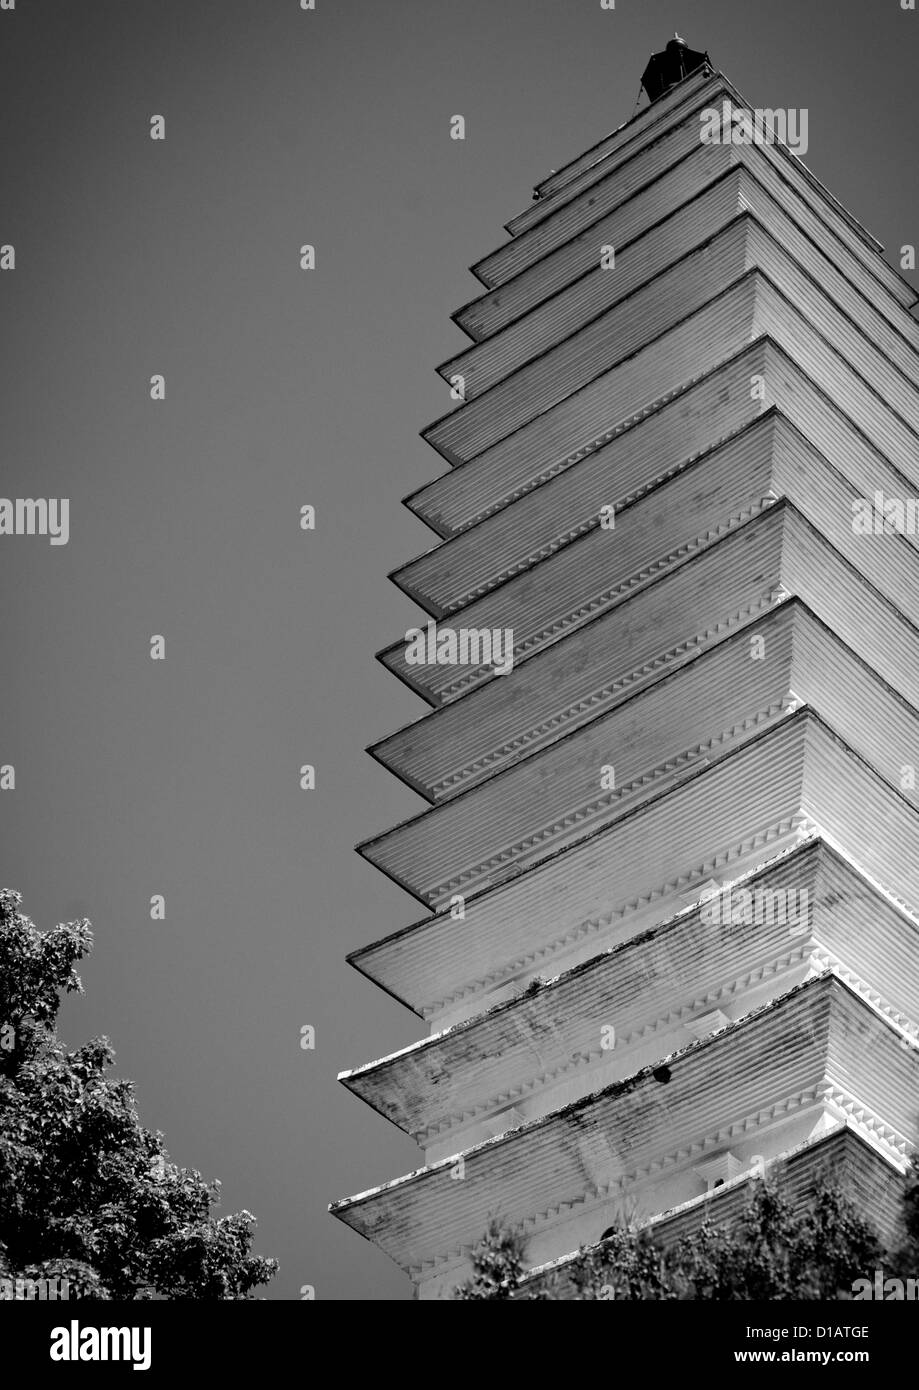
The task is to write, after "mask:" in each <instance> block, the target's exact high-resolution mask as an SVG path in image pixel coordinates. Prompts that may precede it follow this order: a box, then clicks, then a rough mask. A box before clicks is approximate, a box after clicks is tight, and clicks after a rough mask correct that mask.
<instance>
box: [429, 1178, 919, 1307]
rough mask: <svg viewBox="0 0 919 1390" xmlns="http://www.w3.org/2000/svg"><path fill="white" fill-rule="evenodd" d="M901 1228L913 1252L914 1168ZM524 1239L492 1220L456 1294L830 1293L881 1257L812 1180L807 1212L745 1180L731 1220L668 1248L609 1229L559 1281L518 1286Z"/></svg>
mask: <svg viewBox="0 0 919 1390" xmlns="http://www.w3.org/2000/svg"><path fill="white" fill-rule="evenodd" d="M910 1220H912V1223H913V1224H912V1226H910ZM904 1226H905V1228H906V1230H907V1233H908V1238H909V1239H910V1240H911V1241H913V1242H914V1244H913V1246H912V1247H911V1248H912V1249H913V1250H915V1249H916V1245H917V1244H919V1239H917V1238H919V1177H917V1176H916V1175H915V1172H914V1173H913V1175H912V1181H911V1183H908V1184H907V1188H906V1193H905V1196H904ZM910 1232H911V1233H912V1234H911V1235H910V1234H909V1233H910ZM525 1244H526V1243H525V1240H524V1238H523V1236H522V1233H520V1232H516V1231H509V1230H507V1229H505V1228H504V1227H502V1226H501V1225H500V1223H498V1222H497V1221H492V1222H491V1224H490V1225H489V1228H488V1231H487V1232H486V1235H485V1237H484V1239H483V1240H482V1242H481V1243H480V1244H479V1245H478V1246H477V1247H476V1249H475V1251H474V1252H473V1257H472V1264H473V1278H472V1279H471V1280H469V1281H467V1283H465V1284H463V1285H461V1287H460V1288H459V1289H458V1290H457V1292H456V1295H455V1297H457V1298H463V1299H470V1298H476V1299H502V1298H503V1299H510V1298H515V1297H516V1298H521V1299H528V1298H534V1297H538V1298H539V1299H540V1300H541V1301H546V1300H557V1299H560V1298H562V1299H564V1298H574V1299H578V1300H595V1299H617V1300H619V1299H623V1300H629V1299H631V1300H661V1301H664V1300H672V1299H697V1300H700V1299H723V1300H755V1299H763V1300H810V1299H836V1298H838V1297H839V1296H840V1294H842V1293H846V1292H848V1291H849V1290H851V1288H852V1284H853V1282H854V1281H855V1279H857V1278H859V1277H860V1276H864V1275H865V1273H866V1272H869V1271H872V1270H874V1269H875V1268H877V1267H878V1265H879V1264H881V1262H882V1260H883V1254H882V1249H881V1244H880V1241H879V1240H878V1238H877V1235H876V1233H875V1231H874V1229H873V1227H872V1226H871V1225H870V1223H869V1222H867V1221H866V1220H864V1218H863V1217H862V1216H860V1215H859V1212H858V1210H857V1208H856V1207H855V1205H854V1204H853V1202H852V1201H851V1200H850V1199H849V1198H848V1197H847V1196H845V1194H843V1193H842V1192H840V1191H839V1190H838V1189H837V1188H835V1187H833V1186H832V1185H831V1184H829V1183H826V1182H823V1183H821V1184H818V1186H817V1189H816V1192H815V1196H814V1200H813V1202H812V1204H811V1206H810V1208H809V1210H807V1211H806V1212H803V1213H802V1212H801V1211H800V1210H796V1208H795V1207H794V1206H793V1204H792V1203H791V1202H790V1201H789V1200H788V1198H787V1196H786V1195H785V1194H784V1192H783V1191H782V1189H781V1187H779V1186H777V1185H776V1184H774V1183H773V1182H771V1181H766V1180H763V1179H758V1180H756V1181H755V1182H754V1184H753V1188H752V1192H751V1195H750V1199H749V1201H748V1204H747V1206H746V1208H745V1210H744V1211H743V1213H742V1214H741V1215H740V1216H739V1217H738V1218H737V1219H736V1220H734V1221H733V1222H730V1223H724V1224H722V1225H716V1224H714V1223H713V1222H712V1221H710V1220H709V1221H706V1222H705V1223H704V1224H703V1225H702V1227H701V1228H700V1229H699V1230H698V1231H696V1232H695V1233H694V1234H693V1235H691V1236H686V1237H684V1238H683V1239H682V1240H681V1241H679V1242H678V1243H677V1244H675V1245H673V1246H671V1247H669V1248H665V1247H664V1246H663V1245H662V1244H661V1243H660V1241H659V1239H657V1238H656V1237H655V1235H654V1234H652V1232H651V1231H650V1230H649V1229H648V1228H647V1227H641V1226H635V1225H626V1224H623V1225H621V1226H619V1227H617V1228H615V1229H614V1230H613V1231H612V1232H611V1233H610V1234H609V1235H608V1236H606V1237H605V1238H604V1239H603V1240H602V1241H601V1242H600V1243H599V1244H598V1245H594V1246H591V1247H588V1248H587V1249H585V1250H582V1251H581V1252H580V1253H579V1254H578V1255H577V1256H576V1257H575V1259H574V1260H573V1261H572V1262H571V1263H570V1264H569V1265H567V1266H566V1268H565V1271H564V1281H565V1282H564V1283H563V1282H562V1277H561V1275H560V1273H559V1272H557V1273H550V1274H549V1275H548V1276H547V1278H545V1279H543V1280H541V1281H540V1282H539V1284H538V1285H537V1286H536V1287H535V1288H534V1289H533V1290H532V1291H530V1290H527V1288H526V1287H525V1285H524V1280H525V1277H526V1265H525V1261H524V1253H525ZM904 1258H906V1256H904Z"/></svg>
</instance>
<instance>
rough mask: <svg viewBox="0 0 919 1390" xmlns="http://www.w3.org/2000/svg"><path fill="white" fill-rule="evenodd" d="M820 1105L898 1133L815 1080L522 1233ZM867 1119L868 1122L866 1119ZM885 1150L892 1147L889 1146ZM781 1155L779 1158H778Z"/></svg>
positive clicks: (413, 1268) (534, 1220) (451, 1255)
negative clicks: (806, 1107)
mask: <svg viewBox="0 0 919 1390" xmlns="http://www.w3.org/2000/svg"><path fill="white" fill-rule="evenodd" d="M821 1102H823V1103H825V1104H828V1105H832V1106H833V1107H834V1108H836V1109H838V1110H839V1111H840V1113H841V1117H844V1118H846V1119H849V1120H850V1121H851V1123H852V1126H853V1128H856V1129H858V1128H861V1127H864V1128H866V1129H867V1130H869V1131H870V1132H872V1133H876V1131H884V1130H887V1131H889V1132H890V1133H891V1134H895V1131H893V1130H891V1129H890V1127H889V1126H887V1125H885V1124H884V1122H883V1121H882V1120H880V1119H879V1118H878V1117H877V1116H875V1115H874V1114H873V1112H871V1111H869V1110H868V1108H867V1107H866V1106H862V1105H861V1104H860V1102H859V1101H858V1100H857V1099H856V1098H855V1097H854V1096H851V1095H850V1094H849V1093H848V1092H846V1091H843V1090H842V1089H841V1088H840V1087H837V1086H834V1085H833V1084H832V1083H830V1082H825V1081H821V1082H815V1083H813V1084H812V1085H810V1086H806V1087H803V1088H801V1089H800V1090H797V1091H793V1092H791V1093H790V1094H789V1095H787V1096H783V1097H782V1099H781V1100H777V1101H774V1102H773V1104H772V1105H768V1106H765V1107H764V1108H762V1109H760V1110H755V1111H750V1112H749V1113H748V1114H746V1115H744V1116H742V1117H741V1118H740V1119H739V1120H735V1121H733V1123H731V1124H729V1125H723V1126H722V1127H721V1128H720V1129H718V1130H714V1131H710V1132H709V1133H708V1134H706V1135H704V1136H702V1137H701V1138H699V1139H696V1140H693V1141H692V1142H691V1143H689V1144H684V1145H682V1146H681V1147H680V1148H678V1149H674V1150H671V1151H670V1152H669V1153H666V1154H663V1155H661V1156H659V1157H658V1158H655V1159H652V1160H651V1161H650V1162H649V1163H644V1164H642V1165H641V1166H640V1167H638V1168H634V1169H632V1171H631V1172H629V1173H623V1174H620V1175H619V1176H618V1177H617V1178H614V1179H613V1180H612V1181H611V1182H608V1183H602V1184H595V1183H589V1185H588V1187H587V1189H586V1191H585V1192H583V1193H582V1194H581V1195H580V1196H578V1197H574V1198H571V1199H569V1200H566V1201H563V1202H558V1203H556V1204H554V1205H553V1206H550V1207H546V1208H544V1209H543V1210H542V1211H539V1212H534V1213H533V1215H532V1216H529V1217H525V1218H524V1219H523V1220H522V1221H520V1222H518V1223H517V1224H518V1228H519V1229H520V1231H521V1232H522V1233H523V1234H525V1235H528V1236H533V1235H536V1234H538V1233H539V1232H540V1231H542V1230H544V1229H546V1228H547V1227H549V1226H551V1225H552V1224H553V1223H554V1222H556V1221H557V1220H558V1218H559V1217H560V1216H563V1215H565V1214H567V1213H568V1212H570V1211H573V1210H574V1209H575V1208H576V1207H580V1208H583V1209H584V1210H585V1211H589V1210H590V1209H591V1207H599V1206H601V1205H602V1204H603V1203H606V1202H608V1201H609V1199H610V1198H611V1197H615V1196H617V1195H620V1194H622V1193H623V1192H624V1191H625V1190H626V1189H627V1188H629V1187H633V1186H635V1185H636V1184H637V1183H640V1182H642V1181H643V1180H644V1179H646V1178H650V1177H653V1176H655V1175H657V1174H659V1173H663V1172H665V1171H666V1170H667V1169H671V1168H675V1167H677V1166H678V1165H680V1164H684V1165H685V1164H687V1163H690V1162H693V1161H694V1160H696V1159H698V1158H699V1157H700V1156H701V1155H702V1154H705V1153H707V1152H708V1151H709V1150H711V1149H716V1148H721V1147H723V1146H724V1144H725V1143H728V1142H730V1141H731V1140H734V1139H738V1138H741V1137H745V1136H747V1135H749V1134H750V1133H751V1131H756V1130H758V1129H762V1128H764V1127H765V1126H767V1125H773V1124H775V1123H776V1121H778V1120H782V1119H785V1118H786V1117H787V1116H788V1115H792V1114H794V1112H795V1111H797V1110H800V1109H802V1108H803V1107H805V1106H813V1105H816V1104H820V1103H821ZM862 1116H864V1118H862ZM885 1147H889V1146H887V1145H885ZM778 1156H779V1155H777V1157H778ZM474 1249H475V1242H465V1243H464V1244H462V1245H457V1246H454V1247H453V1248H452V1249H450V1250H448V1251H445V1252H444V1253H443V1254H442V1255H437V1256H435V1257H434V1259H431V1260H424V1261H422V1262H421V1263H420V1264H417V1265H410V1266H407V1273H408V1274H409V1275H410V1276H411V1277H412V1279H414V1280H415V1281H416V1282H418V1281H419V1280H420V1279H422V1278H425V1277H430V1276H431V1275H433V1274H437V1273H439V1272H441V1271H445V1270H446V1269H448V1268H449V1267H450V1266H451V1265H460V1264H463V1263H465V1261H466V1260H467V1259H468V1257H469V1255H470V1254H471V1253H472V1251H473V1250H474Z"/></svg>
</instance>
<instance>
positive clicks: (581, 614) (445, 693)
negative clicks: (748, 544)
mask: <svg viewBox="0 0 919 1390" xmlns="http://www.w3.org/2000/svg"><path fill="white" fill-rule="evenodd" d="M768 505H771V504H769V503H764V501H763V499H760V500H759V501H758V502H754V503H753V504H752V505H751V506H749V507H744V508H743V510H742V511H739V512H734V513H733V515H731V516H729V517H728V518H727V520H726V521H722V522H719V524H718V525H717V526H712V527H710V528H709V530H708V531H706V532H704V533H703V534H702V535H701V536H695V537H694V538H693V539H692V540H690V541H686V542H685V543H684V544H683V545H680V546H677V547H676V549H675V550H671V551H669V552H668V553H667V554H666V555H662V556H661V557H660V558H659V559H657V560H653V561H652V562H651V564H650V565H645V567H644V568H643V569H641V570H639V571H638V572H637V573H636V574H632V575H630V576H629V578H628V579H624V580H623V581H622V582H621V583H620V584H615V585H613V586H612V587H611V588H609V589H604V590H603V591H602V593H599V594H596V595H595V596H594V597H593V598H592V599H590V600H589V602H587V603H582V604H581V605H580V607H579V608H575V609H572V611H571V612H570V613H566V614H565V616H564V617H563V618H559V619H558V620H557V621H556V622H554V623H551V624H550V625H549V626H548V627H544V628H542V629H541V631H539V632H534V633H532V634H531V635H530V636H529V637H527V638H525V639H524V640H523V641H522V642H519V643H515V645H514V660H515V661H519V660H522V659H525V658H526V656H527V654H528V653H529V652H532V651H536V650H538V649H539V648H540V647H544V646H546V645H547V644H548V643H549V642H554V641H556V640H557V639H558V638H559V637H562V636H564V634H565V633H566V632H567V631H568V629H569V628H572V627H575V626H577V625H579V624H581V623H583V622H585V621H586V620H587V619H588V618H596V617H597V616H598V615H599V614H600V613H602V612H603V611H604V609H607V608H611V607H612V606H613V605H614V604H616V603H618V602H619V600H620V599H622V598H623V597H624V596H625V595H626V594H629V593H631V592H632V591H633V590H634V589H638V588H640V587H641V586H642V585H644V584H647V583H648V582H649V581H650V580H652V579H655V578H657V577H658V576H659V575H661V574H663V573H665V572H666V571H667V570H669V569H672V568H673V567H674V565H677V564H679V563H680V561H681V560H685V559H686V557H687V556H688V555H695V554H697V553H698V552H699V551H700V550H705V549H706V548H707V547H708V546H710V545H712V544H713V543H714V542H715V541H717V540H719V539H720V538H721V537H722V536H726V535H728V534H729V533H730V532H731V531H735V530H736V529H737V527H738V526H743V525H744V523H745V522H747V521H752V519H753V517H755V516H759V514H760V513H761V512H762V511H763V510H764V508H765V506H768ZM493 671H494V668H493V667H492V666H490V665H488V664H486V663H483V664H482V665H480V666H474V667H471V668H470V669H469V670H468V671H466V672H464V673H463V675H462V676H460V677H459V679H458V680H455V681H454V682H453V683H452V685H446V686H444V687H443V689H442V690H441V692H440V700H441V703H442V704H447V703H449V702H451V701H452V700H454V699H457V698H458V697H459V696H460V695H461V694H462V693H463V691H464V690H467V689H468V688H469V687H470V686H473V685H478V684H479V683H480V682H481V680H482V678H483V677H484V676H486V675H490V674H492V673H493Z"/></svg>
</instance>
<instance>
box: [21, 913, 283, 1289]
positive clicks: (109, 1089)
mask: <svg viewBox="0 0 919 1390" xmlns="http://www.w3.org/2000/svg"><path fill="white" fill-rule="evenodd" d="M21 901H22V900H21V897H20V895H19V894H18V893H14V892H10V891H7V890H4V891H0V1277H3V1278H6V1279H20V1278H22V1279H45V1278H47V1279H67V1280H68V1281H69V1283H70V1291H69V1292H70V1297H71V1298H73V1297H85V1298H102V1299H106V1298H112V1299H149V1298H158V1297H162V1298H168V1299H177V1300H185V1299H201V1298H203V1299H246V1298H248V1297H250V1296H251V1291H252V1290H253V1289H255V1288H257V1287H258V1286H259V1285H260V1284H263V1283H264V1282H265V1281H266V1280H268V1279H270V1278H271V1277H272V1275H273V1274H274V1272H275V1270H276V1268H277V1265H276V1262H275V1261H274V1260H266V1259H263V1258H260V1257H257V1256H253V1255H252V1254H251V1253H250V1250H251V1246H252V1239H253V1232H252V1225H253V1222H254V1217H253V1216H252V1215H251V1214H250V1213H249V1212H247V1211H242V1212H239V1213H236V1214H235V1215H232V1216H225V1217H222V1218H220V1219H217V1218H216V1217H215V1216H214V1215H213V1209H214V1208H215V1206H216V1205H217V1204H218V1201H219V1186H220V1185H219V1183H211V1184H208V1183H205V1182H204V1181H203V1179H202V1178H201V1175H200V1174H199V1173H197V1172H195V1171H193V1170H190V1169H186V1168H179V1167H177V1166H176V1165H175V1164H173V1163H171V1162H170V1161H169V1156H168V1154H167V1152H166V1149H165V1147H164V1143H163V1136H162V1134H160V1133H154V1132H151V1131H150V1130H148V1129H145V1128H144V1126H143V1125H142V1124H141V1122H140V1119H139V1117H138V1114H137V1108H136V1104H135V1099H134V1090H133V1086H132V1084H131V1082H130V1081H124V1080H118V1079H115V1078H113V1077H111V1076H110V1075H108V1069H109V1068H110V1067H111V1065H112V1063H113V1061H114V1053H113V1051H112V1049H111V1047H110V1045H109V1043H108V1040H107V1039H105V1038H97V1039H95V1040H94V1041H92V1042H89V1043H87V1044H85V1045H84V1046H83V1047H80V1048H77V1049H76V1051H68V1050H67V1048H65V1047H64V1045H63V1044H62V1043H61V1042H60V1041H59V1040H58V1038H57V1036H56V1033H55V1025H56V1021H57V1015H58V1009H59V1007H60V1002H61V997H62V995H63V994H65V993H71V992H73V991H77V992H82V986H81V984H80V979H79V976H78V974H77V972H76V963H77V962H78V961H79V960H80V959H81V958H82V957H84V956H86V955H87V954H88V953H89V951H90V950H91V948H92V932H91V930H90V924H89V922H88V921H85V920H84V921H81V922H73V923H70V924H69V925H60V926H57V927H55V928H54V929H53V931H50V932H44V933H43V932H40V931H38V930H37V929H36V927H35V926H34V925H33V923H32V922H31V921H30V920H29V918H28V917H26V916H24V915H23V914H22V913H21V912H20V910H19V908H20V905H21Z"/></svg>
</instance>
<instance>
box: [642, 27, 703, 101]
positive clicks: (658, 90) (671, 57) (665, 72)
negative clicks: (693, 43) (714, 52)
mask: <svg viewBox="0 0 919 1390" xmlns="http://www.w3.org/2000/svg"><path fill="white" fill-rule="evenodd" d="M708 62H709V58H708V54H707V53H698V52H696V50H695V49H692V48H690V47H689V46H688V44H687V43H686V40H685V39H681V38H680V36H679V34H677V33H676V32H674V35H673V38H672V39H671V40H670V42H669V43H668V44H667V47H666V48H665V49H664V51H663V53H654V54H652V56H651V59H650V61H649V62H648V66H647V67H646V68H645V70H644V73H643V74H642V79H641V85H642V87H644V89H645V91H646V92H647V94H648V100H649V101H657V99H658V98H659V97H662V96H663V95H664V93H665V92H669V90H670V88H671V87H675V86H676V84H677V83H678V82H682V81H683V78H684V77H688V76H689V75H690V73H693V72H695V71H696V70H697V69H698V68H701V67H704V66H705V65H706V64H708Z"/></svg>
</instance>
